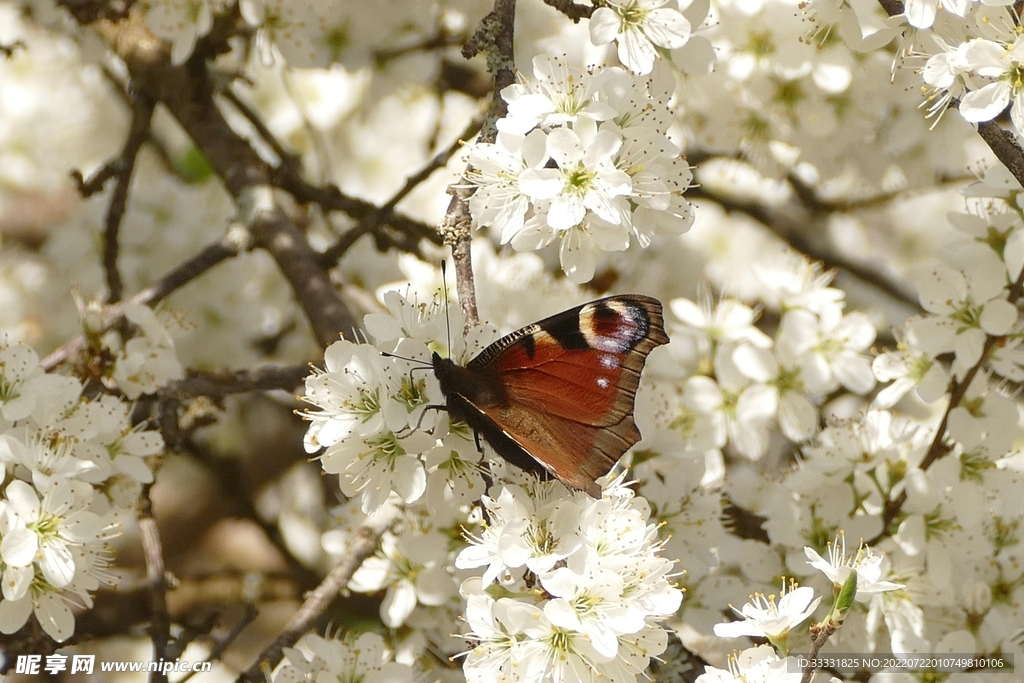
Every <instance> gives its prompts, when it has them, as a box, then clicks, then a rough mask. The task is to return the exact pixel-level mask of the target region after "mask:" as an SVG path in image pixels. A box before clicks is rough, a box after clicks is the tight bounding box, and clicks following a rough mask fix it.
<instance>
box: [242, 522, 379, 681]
mask: <svg viewBox="0 0 1024 683" xmlns="http://www.w3.org/2000/svg"><path fill="white" fill-rule="evenodd" d="M394 514H396V513H393V514H392V515H380V516H378V518H377V519H371V520H368V521H367V522H365V523H364V524H363V525H362V526H360V527H359V529H358V530H356V532H355V533H354V534H352V537H351V538H350V539H349V542H348V547H346V548H345V553H344V554H343V555H342V559H341V561H340V562H338V564H336V565H335V566H334V569H332V570H331V571H330V573H329V574H328V575H327V576H326V577H324V580H323V581H322V582H321V583H320V585H319V586H317V587H316V588H315V589H314V590H313V591H311V592H310V593H309V595H307V596H306V600H305V601H304V602H303V603H302V606H301V607H299V610H298V611H297V612H296V613H295V614H294V615H293V616H292V618H291V620H289V622H288V624H287V626H285V628H284V630H283V631H282V632H281V635H279V636H278V637H277V638H276V639H275V640H274V642H273V643H271V644H270V645H269V646H267V647H266V648H265V649H264V650H263V652H261V653H260V654H259V656H258V657H257V658H256V660H255V661H254V662H253V664H252V666H250V667H249V668H248V669H247V670H246V671H245V672H243V673H242V674H241V675H240V676H239V677H238V679H237V680H238V683H256V682H257V681H262V680H263V672H264V671H265V670H266V671H269V670H271V669H273V668H274V667H275V666H277V664H278V662H280V661H281V658H282V656H283V650H284V648H286V647H291V646H292V645H294V644H295V642H296V641H297V640H298V639H299V638H300V637H301V636H302V634H304V633H305V632H306V631H308V630H309V629H310V628H311V627H312V626H313V624H314V623H315V622H316V620H317V619H318V618H319V617H320V616H321V615H322V614H323V613H324V612H325V611H326V610H327V608H328V607H329V606H330V605H331V603H332V602H334V600H335V599H336V598H337V597H338V595H339V594H340V593H341V591H343V590H344V589H345V587H346V586H347V585H348V583H349V581H351V580H352V576H353V575H354V574H355V572H356V570H357V569H358V568H359V566H360V565H362V563H363V561H364V560H365V559H366V558H368V557H369V556H370V555H372V554H373V552H374V550H376V548H377V544H378V542H379V541H380V538H381V536H383V535H384V532H385V531H387V530H388V529H389V528H390V527H391V524H392V523H393V522H394V516H393V515H394Z"/></svg>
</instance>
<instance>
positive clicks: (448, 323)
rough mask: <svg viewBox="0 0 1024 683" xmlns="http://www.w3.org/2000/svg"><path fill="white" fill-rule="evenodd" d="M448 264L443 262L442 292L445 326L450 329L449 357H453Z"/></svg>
mask: <svg viewBox="0 0 1024 683" xmlns="http://www.w3.org/2000/svg"><path fill="white" fill-rule="evenodd" d="M447 273H448V262H447V261H441V291H442V292H443V293H444V325H445V327H446V328H448V357H449V358H451V355H452V317H451V313H450V312H449V310H448V277H447Z"/></svg>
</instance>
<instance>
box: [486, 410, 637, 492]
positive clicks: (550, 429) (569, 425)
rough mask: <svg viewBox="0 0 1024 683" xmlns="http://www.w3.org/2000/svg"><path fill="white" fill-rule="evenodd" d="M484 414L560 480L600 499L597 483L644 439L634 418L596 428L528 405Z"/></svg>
mask: <svg viewBox="0 0 1024 683" xmlns="http://www.w3.org/2000/svg"><path fill="white" fill-rule="evenodd" d="M479 410H480V412H481V413H482V414H483V415H485V416H486V417H487V418H489V419H490V421H491V422H492V423H494V425H495V426H497V427H498V428H499V429H500V430H501V431H502V432H503V433H504V434H505V435H506V436H508V437H509V438H510V439H511V440H512V441H514V442H515V443H516V444H517V445H518V446H519V447H520V448H522V449H523V450H524V451H526V453H528V454H529V455H530V457H532V458H533V459H534V460H536V461H537V462H539V463H540V464H541V465H543V466H544V467H545V469H547V470H548V471H549V472H551V473H552V474H553V475H555V476H556V477H557V478H558V479H560V480H561V481H562V482H564V483H565V484H566V485H568V486H571V487H573V488H577V489H580V490H583V491H586V492H587V493H589V494H590V495H592V496H594V497H595V498H597V497H600V495H601V488H600V487H599V486H598V485H597V484H595V483H594V480H595V479H597V478H598V477H600V476H603V475H605V474H607V473H608V471H609V470H610V469H611V468H612V467H613V466H614V465H615V463H616V462H618V460H619V458H621V457H622V454H623V453H625V452H626V451H627V450H628V449H629V447H630V446H632V445H633V444H635V443H636V442H637V441H638V440H639V439H640V432H638V431H637V428H636V425H634V424H633V416H632V415H627V416H626V417H625V418H623V420H622V421H621V422H619V423H618V424H616V425H611V426H606V427H594V426H591V425H585V424H581V423H579V422H574V421H570V420H564V419H561V418H558V417H556V416H554V415H551V414H548V413H545V412H542V411H541V410H538V409H535V408H532V407H528V406H524V405H517V404H512V405H509V406H507V407H504V408H483V409H479ZM489 443H490V442H489ZM491 445H492V446H495V450H496V451H498V454H499V455H506V454H504V453H502V449H501V447H500V446H498V444H496V443H492V444H491Z"/></svg>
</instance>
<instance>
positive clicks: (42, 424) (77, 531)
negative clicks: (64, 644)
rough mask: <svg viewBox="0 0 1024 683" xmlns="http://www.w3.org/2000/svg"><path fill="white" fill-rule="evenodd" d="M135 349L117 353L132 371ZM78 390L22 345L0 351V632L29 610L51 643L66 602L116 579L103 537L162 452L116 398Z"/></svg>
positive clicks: (68, 617)
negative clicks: (46, 369) (0, 470)
mask: <svg viewBox="0 0 1024 683" xmlns="http://www.w3.org/2000/svg"><path fill="white" fill-rule="evenodd" d="M146 310H147V311H148V309H146ZM149 315H152V312H151V311H149ZM133 317H135V318H136V319H139V320H140V322H145V321H146V320H147V318H146V316H144V315H142V314H141V313H139V312H136V313H135V314H133ZM153 321H155V318H153ZM150 322H152V321H150ZM153 332H154V330H153V329H150V330H149V333H153ZM161 338H162V337H161ZM129 344H131V342H129ZM136 353H142V354H143V355H144V356H148V353H144V352H142V351H140V350H139V349H137V348H136V349H134V350H126V351H125V354H126V355H125V356H124V358H125V359H126V360H128V362H129V363H130V364H131V366H132V367H133V368H135V369H136V372H139V371H140V369H141V368H143V367H145V366H146V364H147V363H148V362H149V361H148V360H147V359H146V358H141V357H140V358H138V359H136V358H135V354H136ZM114 374H115V375H117V374H118V373H117V372H116V370H115V371H114ZM144 385H145V383H144V382H143V383H142V385H140V384H138V383H135V384H133V385H132V386H136V387H138V386H144ZM85 389H86V388H85V387H84V386H83V384H82V383H81V382H80V381H79V380H78V379H76V378H74V377H69V376H63V375H58V374H53V373H47V372H44V370H43V369H42V368H41V367H40V365H39V357H38V355H37V354H36V352H35V351H34V350H33V349H32V348H31V347H29V346H28V345H26V344H21V343H18V344H12V345H9V346H4V347H3V348H0V463H2V465H3V473H4V476H3V478H2V479H3V481H4V482H5V483H4V487H3V491H2V495H0V560H2V567H3V591H2V596H3V597H2V599H0V632H3V633H8V634H9V633H14V632H15V631H17V630H19V629H20V628H21V627H22V626H24V625H25V623H26V622H27V621H28V620H29V618H30V617H32V616H33V615H34V616H35V618H36V620H37V621H38V623H39V625H40V626H41V627H42V629H43V631H45V632H46V633H47V634H48V635H49V636H50V637H51V638H53V639H54V640H56V641H58V642H61V641H64V640H66V639H67V638H69V637H70V636H71V635H72V633H74V629H75V617H74V614H73V612H72V606H85V607H90V606H91V605H92V597H91V593H92V592H93V591H95V590H96V589H97V588H98V587H99V586H100V585H110V584H111V583H112V582H113V581H114V578H115V575H114V574H113V573H112V572H111V571H110V570H109V569H108V567H109V565H110V563H111V560H112V556H111V552H110V549H109V547H108V542H109V541H110V540H111V539H112V538H113V537H114V536H115V535H116V534H117V529H118V527H119V526H120V525H121V523H122V519H123V518H124V517H125V516H126V515H130V514H132V513H131V512H129V511H130V510H131V508H132V506H133V505H134V504H135V500H136V498H137V497H138V494H139V491H140V488H141V486H142V485H143V484H148V483H151V482H152V481H153V472H152V469H151V468H150V465H149V464H148V463H147V460H148V459H150V458H151V457H152V456H155V455H158V454H159V453H161V452H162V451H163V446H164V443H163V439H162V437H161V436H160V433H159V432H157V431H154V430H149V429H145V428H143V427H141V426H140V427H133V426H132V424H131V420H130V405H129V404H127V403H125V402H123V401H122V400H121V399H120V398H118V397H116V396H114V395H110V394H101V395H95V392H94V391H93V392H87V391H86V390H85ZM136 395H137V394H136Z"/></svg>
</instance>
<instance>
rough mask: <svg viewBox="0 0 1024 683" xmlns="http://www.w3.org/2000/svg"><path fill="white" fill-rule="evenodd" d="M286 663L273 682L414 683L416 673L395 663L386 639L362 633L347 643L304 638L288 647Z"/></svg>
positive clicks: (327, 639) (273, 677) (277, 672)
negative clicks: (349, 682) (388, 649)
mask: <svg viewBox="0 0 1024 683" xmlns="http://www.w3.org/2000/svg"><path fill="white" fill-rule="evenodd" d="M284 657H285V660H284V663H283V664H282V665H281V666H279V667H278V668H277V669H276V670H275V671H274V673H273V676H272V677H270V676H268V678H267V680H268V681H272V682H273V683H320V682H321V681H325V680H331V681H363V680H365V681H383V682H386V683H412V680H413V671H412V668H411V667H409V666H408V665H406V664H399V663H397V662H394V661H391V654H390V653H389V652H388V651H387V647H386V645H385V643H384V639H383V638H382V637H381V636H380V635H378V634H376V633H362V634H360V635H359V636H358V637H355V638H352V639H351V641H350V642H349V641H346V640H344V639H341V638H322V637H320V636H318V635H314V634H308V635H306V636H304V637H303V638H302V639H301V640H300V641H299V642H298V643H296V644H295V647H286V648H284Z"/></svg>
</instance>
